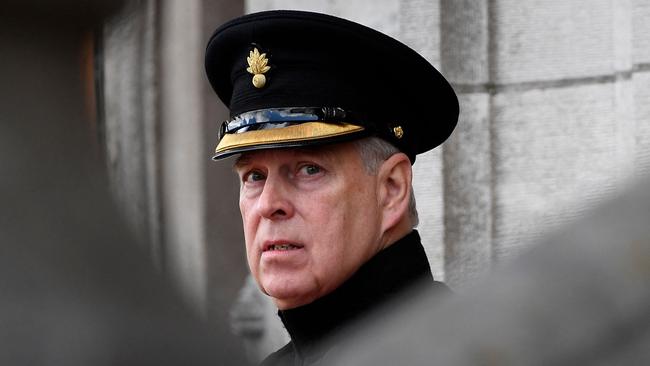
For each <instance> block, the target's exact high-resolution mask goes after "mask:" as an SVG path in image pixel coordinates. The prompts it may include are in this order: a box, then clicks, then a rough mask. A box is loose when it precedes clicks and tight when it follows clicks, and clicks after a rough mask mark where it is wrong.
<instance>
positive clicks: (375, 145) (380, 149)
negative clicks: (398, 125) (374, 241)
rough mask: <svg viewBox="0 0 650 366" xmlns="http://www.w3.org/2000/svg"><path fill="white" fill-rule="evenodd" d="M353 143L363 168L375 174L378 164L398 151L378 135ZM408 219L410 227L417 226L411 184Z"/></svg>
mask: <svg viewBox="0 0 650 366" xmlns="http://www.w3.org/2000/svg"><path fill="white" fill-rule="evenodd" d="M354 145H355V146H356V148H357V150H358V151H359V155H360V156H361V160H362V161H363V165H364V168H365V170H366V172H367V173H368V174H371V175H376V174H377V171H378V169H379V166H380V165H381V164H382V163H383V162H384V161H386V160H387V159H388V158H390V157H391V156H393V155H395V154H397V153H398V152H400V151H399V150H398V149H397V148H396V147H395V146H393V145H392V144H391V143H389V142H388V141H385V140H382V139H380V138H378V137H366V138H363V139H360V140H356V141H354ZM409 219H410V220H411V227H416V226H418V223H419V221H420V220H419V218H418V210H417V208H416V206H415V194H414V193H413V184H411V196H410V198H409Z"/></svg>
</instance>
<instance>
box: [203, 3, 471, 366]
mask: <svg viewBox="0 0 650 366" xmlns="http://www.w3.org/2000/svg"><path fill="white" fill-rule="evenodd" d="M205 67H206V71H207V76H208V79H209V81H210V83H211V85H212V87H213V88H214V90H215V91H216V93H217V95H218V96H219V97H220V98H221V100H222V101H223V102H224V103H225V104H226V105H227V106H228V107H229V110H230V114H231V119H230V120H228V121H226V122H224V123H223V124H222V125H221V130H220V131H219V143H218V146H217V148H216V151H215V156H214V158H215V160H218V159H224V158H226V157H228V156H235V157H234V162H233V163H234V170H235V171H236V173H237V175H238V176H239V179H240V183H241V189H240V195H239V207H240V210H241V215H242V219H243V225H244V237H245V240H246V252H247V258H248V264H249V267H250V270H251V273H252V275H253V277H254V278H255V280H256V281H257V284H258V286H259V287H260V288H261V290H262V291H263V292H264V293H265V294H267V295H269V296H270V297H271V298H272V299H273V301H274V303H275V305H276V306H277V307H278V309H279V310H280V312H279V314H280V318H281V319H282V322H283V324H284V326H285V327H286V329H287V331H288V333H289V335H290V337H291V342H290V343H289V344H287V345H286V346H285V347H283V348H282V349H280V350H279V351H278V352H276V353H274V354H273V355H271V356H270V357H268V358H267V359H266V360H265V361H264V362H263V364H267V365H293V364H299V365H303V364H304V365H311V364H318V363H320V362H322V360H323V359H324V358H327V357H328V354H331V352H332V351H333V350H334V349H335V348H336V347H337V342H336V341H334V342H326V343H324V342H323V340H324V339H325V338H326V337H333V336H334V335H335V334H336V333H337V332H339V331H341V330H342V329H345V328H346V327H350V326H351V325H352V324H354V323H355V322H356V321H359V320H360V319H362V318H363V317H364V316H367V315H368V314H370V313H371V312H373V311H376V310H377V309H380V308H381V307H384V306H387V305H389V304H390V302H392V301H395V300H396V299H398V298H404V297H408V296H410V291H411V290H412V288H413V287H414V286H415V285H416V284H419V283H420V282H422V281H424V282H425V283H426V285H424V287H422V290H423V291H424V290H425V289H426V291H427V292H428V291H432V292H435V293H436V294H437V295H440V294H441V293H444V292H445V290H446V287H445V286H444V285H443V284H441V283H439V282H434V281H433V278H432V275H431V271H430V268H429V263H428V260H427V257H426V255H425V252H424V248H423V247H422V244H421V243H420V237H419V235H418V232H417V231H416V230H415V229H414V228H415V227H416V226H417V224H418V219H417V211H416V210H415V200H414V195H413V188H412V164H413V163H414V161H415V158H416V155H417V154H421V153H424V152H426V151H429V150H431V149H433V148H435V147H436V146H438V145H440V144H441V143H442V142H443V141H445V140H446V139H447V137H449V135H450V134H451V132H452V131H453V129H454V127H455V126H456V122H457V119H458V100H457V98H456V94H455V93H454V91H453V90H452V88H451V86H450V85H449V83H448V82H447V81H446V80H445V79H444V77H443V76H442V75H441V74H440V73H439V72H438V71H437V70H436V69H435V68H434V67H433V66H431V64H430V63H429V62H428V61H426V60H425V59H424V58H423V57H422V56H420V55H419V54H417V53H416V52H415V51H413V50H412V49H410V48H408V47H407V46H405V45H404V44H402V43H400V42H398V41H396V40H395V39H393V38H390V37H388V36H386V35H384V34H382V33H379V32H377V31H375V30H373V29H370V28H367V27H365V26H362V25H360V24H357V23H353V22H350V21H347V20H344V19H340V18H336V17H333V16H329V15H324V14H317V13H309V12H299V11H270V12H262V13H256V14H249V15H246V16H243V17H240V18H237V19H234V20H232V21H230V22H228V23H226V24H224V25H222V26H221V27H219V28H218V29H217V30H216V31H215V32H214V34H213V35H212V37H211V39H210V41H209V43H208V47H207V51H206V58H205Z"/></svg>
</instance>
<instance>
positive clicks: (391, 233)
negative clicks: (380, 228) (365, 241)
mask: <svg viewBox="0 0 650 366" xmlns="http://www.w3.org/2000/svg"><path fill="white" fill-rule="evenodd" d="M413 230H414V228H413V226H412V225H411V221H410V220H409V219H408V218H407V217H403V218H402V219H401V220H400V221H399V222H398V223H397V225H395V226H393V227H391V228H389V229H388V230H386V231H385V232H384V234H383V235H382V236H381V239H380V242H381V248H382V249H386V248H388V247H389V246H391V245H393V244H394V243H395V242H397V241H398V240H400V239H401V238H403V237H405V236H406V235H408V234H409V233H410V232H411V231H413Z"/></svg>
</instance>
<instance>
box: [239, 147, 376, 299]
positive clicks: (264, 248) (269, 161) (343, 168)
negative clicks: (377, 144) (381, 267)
mask: <svg viewBox="0 0 650 366" xmlns="http://www.w3.org/2000/svg"><path fill="white" fill-rule="evenodd" d="M235 170H236V171H237V174H238V175H239V177H240V179H241V190H240V198H239V208H240V210H241V215H242V219H243V223H244V235H245V238H246V251H247V256H248V264H249V266H250V269H251V272H252V274H253V276H254V277H255V279H256V280H257V282H258V284H259V285H260V287H261V288H262V290H263V291H264V292H265V293H266V294H268V295H270V296H271V297H273V298H274V300H275V302H276V305H277V306H278V307H279V308H280V309H289V308H293V307H296V306H300V305H304V304H307V303H310V302H312V301H313V300H315V299H317V298H319V297H321V296H323V295H325V294H327V293H329V292H331V291H332V290H334V289H335V288H337V287H338V286H339V285H340V284H341V283H342V282H344V281H345V280H346V279H347V278H349V277H350V276H351V275H352V274H353V273H354V272H355V271H356V270H357V269H358V268H359V267H360V266H361V265H362V264H363V263H365V262H366V261H367V260H368V259H369V258H371V257H372V256H373V255H374V254H376V253H377V252H378V251H379V250H380V249H381V248H380V244H379V241H380V240H379V236H380V226H381V213H380V210H379V198H378V182H377V177H376V176H373V175H369V174H368V173H367V172H366V170H365V169H364V166H363V163H362V161H361V158H360V156H359V153H358V151H357V150H356V148H355V147H354V145H353V144H352V143H342V144H335V145H329V146H324V147H319V148H314V149H281V150H266V151H257V152H249V153H245V154H243V155H242V156H241V157H240V158H239V159H238V161H237V162H236V163H235Z"/></svg>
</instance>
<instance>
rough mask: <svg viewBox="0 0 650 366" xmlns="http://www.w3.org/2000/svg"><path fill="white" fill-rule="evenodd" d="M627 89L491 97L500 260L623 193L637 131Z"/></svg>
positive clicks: (608, 86)
mask: <svg viewBox="0 0 650 366" xmlns="http://www.w3.org/2000/svg"><path fill="white" fill-rule="evenodd" d="M630 88H631V83H630V82H629V81H620V82H618V83H603V84H590V85H576V86H572V87H565V88H554V89H537V90H530V91H525V92H517V93H515V92H512V93H502V94H497V95H496V96H494V98H493V128H492V156H493V181H494V210H493V215H494V246H495V248H494V250H495V259H496V260H498V259H503V258H507V257H509V256H511V255H512V254H514V253H517V252H518V251H519V249H521V248H524V247H527V246H528V245H529V244H530V243H531V242H533V241H534V240H536V239H537V238H539V237H540V236H541V235H542V234H543V233H544V232H546V231H548V230H551V229H555V228H557V227H559V226H560V225H562V224H565V223H567V222H571V221H573V220H574V219H576V218H578V217H580V216H581V215H582V214H583V213H584V212H585V210H587V209H588V208H591V207H593V206H594V205H595V204H596V203H599V202H600V201H602V200H603V199H604V198H606V197H607V196H609V195H611V194H614V193H616V192H617V191H618V189H620V188H621V187H622V186H623V184H624V182H626V180H627V178H629V174H630V172H629V169H628V168H627V167H628V166H629V160H630V158H629V157H630V156H633V148H634V146H628V145H623V144H622V143H621V141H629V140H630V136H634V135H633V134H634V131H633V130H632V129H631V128H630V124H629V123H628V122H627V121H626V120H625V116H620V113H621V112H620V110H621V109H624V108H623V106H625V105H627V104H628V103H629V102H630V101H629V100H628V98H629V97H630V96H631V93H629V89H630ZM621 89H628V91H627V92H626V91H621ZM629 120H630V119H629V118H628V121H629Z"/></svg>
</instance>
